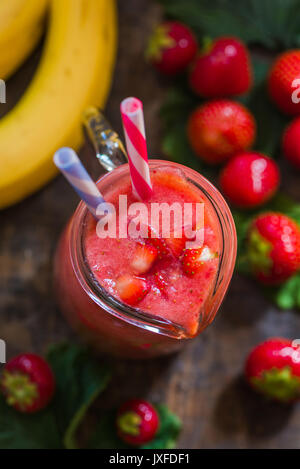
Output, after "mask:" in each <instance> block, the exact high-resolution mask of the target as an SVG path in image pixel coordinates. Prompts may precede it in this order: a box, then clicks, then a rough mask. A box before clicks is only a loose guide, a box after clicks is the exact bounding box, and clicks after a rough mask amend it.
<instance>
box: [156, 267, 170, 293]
mask: <svg viewBox="0 0 300 469" xmlns="http://www.w3.org/2000/svg"><path fill="white" fill-rule="evenodd" d="M154 282H155V284H156V286H157V288H158V289H159V290H160V291H161V292H162V293H165V292H166V289H167V287H168V281H167V277H166V276H165V275H164V274H162V273H161V272H156V273H155V275H154Z"/></svg>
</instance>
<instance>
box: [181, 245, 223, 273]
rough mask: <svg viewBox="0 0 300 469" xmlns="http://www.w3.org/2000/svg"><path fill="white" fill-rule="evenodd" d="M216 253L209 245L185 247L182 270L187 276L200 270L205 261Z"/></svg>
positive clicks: (212, 257)
mask: <svg viewBox="0 0 300 469" xmlns="http://www.w3.org/2000/svg"><path fill="white" fill-rule="evenodd" d="M216 256H217V254H216V253H214V252H212V251H211V250H210V249H209V247H207V246H202V247H201V248H197V249H186V250H185V251H184V254H183V257H182V267H183V271H184V273H185V274H186V275H188V276H189V277H192V276H194V275H195V274H198V273H199V272H201V270H202V269H203V267H204V266H205V264H206V262H208V261H210V260H212V259H215V258H216Z"/></svg>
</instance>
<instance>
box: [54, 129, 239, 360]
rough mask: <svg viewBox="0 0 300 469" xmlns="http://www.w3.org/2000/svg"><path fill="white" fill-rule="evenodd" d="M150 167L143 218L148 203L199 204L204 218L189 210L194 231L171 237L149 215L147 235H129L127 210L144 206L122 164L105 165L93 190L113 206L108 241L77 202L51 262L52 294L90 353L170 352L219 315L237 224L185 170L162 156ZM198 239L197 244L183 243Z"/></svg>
mask: <svg viewBox="0 0 300 469" xmlns="http://www.w3.org/2000/svg"><path fill="white" fill-rule="evenodd" d="M97 135H98V136H99V132H98V131H97ZM96 143H97V142H96ZM94 144H95V142H94ZM95 146H96V145H95ZM98 150H99V149H98ZM106 153H107V152H106ZM97 154H98V155H99V154H100V152H99V151H97ZM98 157H99V156H98ZM108 161H109V159H107V160H106V164H108V163H107V162H108ZM149 164H150V174H151V182H152V188H153V192H152V195H151V197H150V198H149V199H148V200H147V201H143V202H142V204H143V206H144V208H145V209H146V212H147V213H148V214H151V215H153V212H152V209H153V207H155V208H157V207H158V205H159V204H161V203H164V204H166V206H168V207H174V206H176V207H177V208H178V209H179V208H182V213H184V207H185V206H186V205H185V204H188V205H189V206H190V207H196V206H197V204H198V207H199V206H201V207H202V211H201V220H200V222H199V219H197V217H196V216H194V215H195V212H194V211H193V209H192V219H193V221H192V223H191V225H193V226H192V234H191V233H189V232H188V234H186V232H185V230H184V229H182V230H181V236H180V235H178V234H175V232H176V230H175V225H174V221H173V225H172V221H171V222H170V221H169V219H167V218H168V217H164V215H160V222H159V230H158V231H157V226H156V227H155V228H154V225H153V219H152V218H151V217H150V215H149V218H148V223H147V222H145V226H144V227H143V228H145V227H146V230H145V229H144V231H143V230H141V229H140V230H139V229H136V230H133V232H134V235H133V234H132V233H130V229H129V228H128V227H129V226H130V223H133V218H130V215H128V214H129V213H130V207H131V208H132V207H134V204H136V203H137V202H139V203H141V202H140V201H138V200H137V199H136V197H135V195H134V194H133V191H132V185H131V180H130V173H129V166H128V164H122V165H121V166H118V167H117V165H118V164H117V165H116V164H112V167H111V168H109V169H110V171H109V172H108V173H106V174H105V175H104V176H102V177H101V178H100V179H99V181H98V182H97V186H98V188H99V189H100V191H101V193H102V194H103V196H104V198H105V200H106V202H108V203H110V204H111V207H113V208H114V214H115V228H116V229H115V231H114V233H113V235H111V234H110V236H106V237H104V235H103V233H102V234H101V233H100V231H99V225H98V222H97V220H95V218H94V217H93V216H92V215H91V213H90V212H89V211H88V209H87V208H86V206H85V204H84V203H83V202H81V203H80V204H79V206H78V208H77V210H76V212H75V214H74V215H73V217H72V218H71V220H70V221H69V223H68V225H67V227H66V229H65V231H64V233H63V235H62V237H61V239H60V242H59V245H58V248H57V252H56V256H55V289H56V292H57V298H58V303H59V306H60V308H61V310H62V311H63V312H64V314H65V316H66V318H67V320H68V321H69V323H70V324H71V325H72V326H73V328H74V329H75V330H76V331H78V333H79V334H80V335H81V336H82V337H83V338H84V339H85V340H86V341H87V342H88V343H89V344H91V345H92V346H93V347H94V348H95V349H97V350H99V351H100V352H104V353H108V354H111V355H115V356H121V357H124V358H138V359H140V358H148V357H155V356H158V355H162V354H167V353H171V352H174V351H176V350H178V349H179V348H180V347H181V346H183V345H184V344H186V343H188V342H189V341H190V340H191V339H193V338H195V337H197V335H198V334H199V333H200V332H201V331H202V330H204V329H205V328H206V327H207V326H208V325H209V324H210V323H211V322H212V321H213V319H214V317H215V315H216V313H217V311H218V308H219V306H220V304H221V302H222V300H223V297H224V295H225V293H226V290H227V287H228V285H229V282H230V279H231V276H232V272H233V268H234V263H235V256H236V233H235V227H234V222H233V219H232V216H231V213H230V210H229V208H228V206H227V204H226V202H225V201H224V199H223V197H222V196H221V194H220V193H219V192H218V191H217V189H216V188H215V187H214V186H213V185H212V184H211V183H210V182H208V181H207V180H206V179H205V178H204V177H202V176H201V175H200V174H199V173H197V172H196V171H194V170H192V169H189V168H187V167H185V166H182V165H179V164H176V163H173V162H169V161H163V160H150V162H149ZM107 169H108V168H107ZM120 196H121V199H122V203H123V205H122V207H123V208H124V201H125V199H126V214H127V215H128V219H127V221H126V223H125V225H124V223H123V224H121V223H120V218H121V215H122V217H123V213H122V214H121V212H120V210H121V208H120V207H121V205H120ZM174 204H175V205H174ZM170 213H171V211H170ZM170 218H171V220H172V215H171V217H170ZM173 218H174V217H173ZM128 220H129V221H128ZM122 221H123V220H122ZM194 222H195V223H194ZM167 223H170V231H169V233H168V234H167V235H166V234H165V232H164V230H163V227H165V226H166V224H167ZM182 223H183V224H184V222H182ZM121 225H122V229H121ZM112 226H113V225H112ZM124 226H125V227H126V229H125V234H124ZM139 228H141V226H139ZM141 231H143V235H142V234H141ZM187 231H188V230H187ZM145 232H146V236H145ZM200 232H201V236H198V234H199V233H200ZM176 233H177V232H176ZM193 236H194V238H193ZM195 238H196V240H197V242H198V241H199V240H200V239H201V242H200V243H198V244H197V242H195V243H192V244H187V243H189V242H190V243H191V242H193V240H194V239H195ZM187 246H189V248H187Z"/></svg>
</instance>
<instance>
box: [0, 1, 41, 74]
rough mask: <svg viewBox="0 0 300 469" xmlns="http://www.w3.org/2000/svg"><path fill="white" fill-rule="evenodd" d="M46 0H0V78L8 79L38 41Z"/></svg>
mask: <svg viewBox="0 0 300 469" xmlns="http://www.w3.org/2000/svg"><path fill="white" fill-rule="evenodd" d="M48 4H49V0H1V1H0V78H1V79H2V80H5V79H7V78H8V77H9V76H10V75H11V74H12V73H13V72H14V71H15V70H16V69H17V68H18V67H19V65H21V64H22V62H24V60H25V59H26V58H27V57H28V55H29V54H30V53H31V51H32V50H33V49H34V47H35V46H36V44H37V43H38V41H39V39H40V37H41V35H42V32H43V27H44V19H45V13H46V9H47V6H48Z"/></svg>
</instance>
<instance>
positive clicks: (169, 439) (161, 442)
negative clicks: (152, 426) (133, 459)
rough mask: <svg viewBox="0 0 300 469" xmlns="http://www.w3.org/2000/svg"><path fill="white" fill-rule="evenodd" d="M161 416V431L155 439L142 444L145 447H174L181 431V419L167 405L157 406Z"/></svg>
mask: <svg viewBox="0 0 300 469" xmlns="http://www.w3.org/2000/svg"><path fill="white" fill-rule="evenodd" d="M156 409H157V410H158V413H159V418H160V427H159V431H158V433H157V435H156V437H155V439H154V440H153V441H151V442H150V443H147V444H145V445H143V446H142V448H144V449H172V448H175V447H176V442H177V439H178V437H179V434H180V431H181V421H180V419H179V418H178V417H177V415H175V414H173V413H172V412H170V411H169V409H168V408H167V406H165V405H163V404H159V405H157V406H156Z"/></svg>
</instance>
